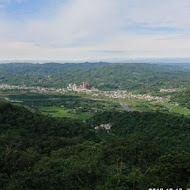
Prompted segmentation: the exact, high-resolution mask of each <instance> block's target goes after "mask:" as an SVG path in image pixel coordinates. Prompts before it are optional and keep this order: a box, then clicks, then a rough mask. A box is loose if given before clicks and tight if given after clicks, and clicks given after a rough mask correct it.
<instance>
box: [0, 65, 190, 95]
mask: <svg viewBox="0 0 190 190" xmlns="http://www.w3.org/2000/svg"><path fill="white" fill-rule="evenodd" d="M83 81H87V82H89V84H90V85H92V86H94V87H97V88H99V89H103V90H110V89H126V90H136V91H140V92H148V91H150V90H158V89H159V88H178V87H180V88H183V87H189V84H190V70H189V69H183V68H180V67H177V66H163V65H153V64H135V63H133V64H109V63H83V64H55V63H49V64H16V63H15V64H1V65H0V83H7V84H16V85H23V84H25V85H27V86H38V85H39V86H44V87H66V86H67V85H68V84H69V83H77V84H81V83H82V82H83Z"/></svg>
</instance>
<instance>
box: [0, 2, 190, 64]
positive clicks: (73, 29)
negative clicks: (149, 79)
mask: <svg viewBox="0 0 190 190" xmlns="http://www.w3.org/2000/svg"><path fill="white" fill-rule="evenodd" d="M189 10H190V1H189V0H180V1H179V0H155V1H151V0H117V1H115V0H33V1H32V0H0V60H7V61H9V60H10V61H11V60H50V61H51V60H65V61H69V60H70V61H73V62H74V61H77V60H80V61H104V60H105V61H109V60H110V61H112V60H120V61H122V60H131V59H134V60H135V59H142V60H144V59H153V60H154V59H167V58H170V59H171V60H179V59H181V60H185V61H187V62H190V58H189V57H190V55H189V52H190V35H189V34H190V19H189V18H190V11H189ZM184 58H185V59H184Z"/></svg>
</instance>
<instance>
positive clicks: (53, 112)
mask: <svg viewBox="0 0 190 190" xmlns="http://www.w3.org/2000/svg"><path fill="white" fill-rule="evenodd" d="M39 110H40V112H41V113H42V114H44V115H49V116H51V117H71V118H78V119H82V120H85V119H89V118H90V117H91V116H92V115H91V114H89V113H87V114H82V113H73V112H71V111H69V110H67V109H64V108H61V107H55V106H51V107H41V108H40V109H39Z"/></svg>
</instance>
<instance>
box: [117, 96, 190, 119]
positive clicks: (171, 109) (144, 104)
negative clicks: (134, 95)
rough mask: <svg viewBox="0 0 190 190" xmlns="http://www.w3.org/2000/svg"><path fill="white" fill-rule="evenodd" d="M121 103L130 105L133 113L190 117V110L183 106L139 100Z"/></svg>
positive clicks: (122, 101) (128, 100)
mask: <svg viewBox="0 0 190 190" xmlns="http://www.w3.org/2000/svg"><path fill="white" fill-rule="evenodd" d="M120 102H121V103H124V104H126V105H128V106H129V107H130V108H131V109H132V110H133V111H141V112H149V111H160V112H168V113H174V114H182V115H186V116H190V109H187V108H184V107H181V106H175V105H173V104H172V103H167V102H164V103H156V102H149V101H145V100H137V99H121V100H120Z"/></svg>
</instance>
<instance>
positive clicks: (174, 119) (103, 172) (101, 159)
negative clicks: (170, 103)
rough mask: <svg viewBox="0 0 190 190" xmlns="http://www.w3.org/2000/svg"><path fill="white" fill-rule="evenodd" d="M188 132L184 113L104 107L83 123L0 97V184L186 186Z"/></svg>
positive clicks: (29, 187)
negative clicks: (112, 109)
mask: <svg viewBox="0 0 190 190" xmlns="http://www.w3.org/2000/svg"><path fill="white" fill-rule="evenodd" d="M108 123H109V124H110V125H111V126H112V127H111V129H110V130H109V131H107V130H105V129H103V128H102V129H101V128H99V129H98V130H95V129H94V128H95V127H96V126H100V125H101V124H108ZM189 133H190V119H188V118H186V117H184V116H174V115H169V114H163V113H140V112H105V113H101V114H97V115H95V116H94V117H93V118H91V119H90V120H87V121H86V122H82V121H78V120H73V119H72V120H71V119H69V118H62V119H58V118H57V119H54V118H50V117H46V116H42V115H41V114H37V113H31V112H30V111H28V110H26V109H25V108H23V107H18V106H13V105H11V104H7V103H1V104H0V189H2V190H37V189H39V190H54V189H56V190H63V189H67V190H73V189H76V190H77V189H84V190H93V189H94V190H102V189H105V190H106V189H107V190H111V189H113V190H123V189H126V190H128V189H133V190H146V189H148V188H150V187H163V188H166V187H173V188H179V187H181V188H186V187H189V186H190V179H189V176H190V162H189V160H190V153H189V148H190V136H189Z"/></svg>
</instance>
